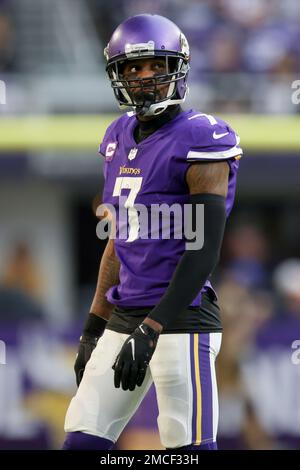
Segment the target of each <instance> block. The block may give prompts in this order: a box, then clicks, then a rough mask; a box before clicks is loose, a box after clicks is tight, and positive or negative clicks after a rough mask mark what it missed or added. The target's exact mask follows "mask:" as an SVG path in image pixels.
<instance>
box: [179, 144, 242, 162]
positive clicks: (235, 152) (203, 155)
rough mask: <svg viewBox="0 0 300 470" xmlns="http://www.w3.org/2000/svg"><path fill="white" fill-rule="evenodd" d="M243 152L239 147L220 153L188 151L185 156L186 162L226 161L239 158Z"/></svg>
mask: <svg viewBox="0 0 300 470" xmlns="http://www.w3.org/2000/svg"><path fill="white" fill-rule="evenodd" d="M242 154H243V150H242V149H241V148H240V147H237V146H235V147H231V148H230V149H228V150H223V151H221V152H196V151H194V150H190V151H189V152H188V154H187V160H189V161H191V160H226V159H227V158H232V157H237V156H241V155H242Z"/></svg>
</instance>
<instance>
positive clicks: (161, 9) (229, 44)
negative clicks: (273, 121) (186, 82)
mask: <svg viewBox="0 0 300 470" xmlns="http://www.w3.org/2000/svg"><path fill="white" fill-rule="evenodd" d="M89 3H90V4H91V7H92V15H93V17H94V19H95V24H96V26H97V30H98V33H99V37H100V38H101V41H102V42H103V43H104V44H106V43H107V42H108V41H109V38H110V36H111V34H112V31H113V30H114V28H115V27H116V26H117V25H118V24H119V23H120V22H121V21H123V20H124V19H125V18H127V17H129V16H132V15H135V14H139V13H145V12H150V13H156V14H161V15H164V16H167V17H169V18H170V19H171V20H173V21H174V22H175V23H177V24H178V25H179V26H180V27H181V28H182V30H183V31H184V32H185V34H186V36H187V38H188V40H189V42H190V46H191V51H192V52H191V65H192V67H191V75H190V77H191V81H192V83H196V84H198V88H197V89H196V92H194V96H193V99H195V100H196V99H197V98H196V96H197V94H198V93H199V94H202V95H203V98H202V103H203V104H204V105H207V106H210V107H212V108H214V109H215V108H216V107H218V109H219V110H222V111H228V112H233V111H249V110H251V111H253V112H270V113H275V112H281V113H285V112H286V113H289V112H291V113H293V112H297V109H295V107H293V106H292V105H291V103H290V87H291V83H292V81H293V80H295V79H296V78H297V77H296V75H297V73H299V71H300V6H299V2H298V1H297V0H288V1H284V2H282V1H280V0H254V1H251V0H187V1H184V2H183V1H182V0H152V1H148V0H142V1H136V0H126V1H124V0H117V1H116V2H114V5H116V7H115V8H111V7H110V4H109V3H107V2H104V1H103V0H89Z"/></svg>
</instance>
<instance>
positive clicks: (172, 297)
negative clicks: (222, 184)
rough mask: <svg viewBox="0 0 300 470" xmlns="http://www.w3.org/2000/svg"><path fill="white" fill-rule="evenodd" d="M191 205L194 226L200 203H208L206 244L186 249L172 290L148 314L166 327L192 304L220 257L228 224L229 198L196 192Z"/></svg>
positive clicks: (205, 216)
mask: <svg viewBox="0 0 300 470" xmlns="http://www.w3.org/2000/svg"><path fill="white" fill-rule="evenodd" d="M190 204H191V206H192V211H191V214H192V219H193V220H192V221H191V220H189V221H188V223H191V222H193V226H194V222H195V216H194V214H195V213H196V206H197V204H203V205H204V244H203V246H202V248H201V249H197V250H186V251H185V252H184V254H183V255H182V257H181V259H180V261H179V263H178V265H177V267H176V270H175V272H174V274H173V277H172V279H171V281H170V284H169V287H168V289H167V290H166V292H165V294H164V295H163V297H162V298H161V300H160V302H159V303H158V304H157V305H156V307H154V309H153V310H152V311H151V312H150V313H149V315H148V317H149V318H152V319H153V320H155V321H157V322H159V323H160V324H161V325H162V326H163V328H165V327H166V326H167V325H168V324H169V323H171V322H172V321H173V320H174V319H175V318H176V317H177V316H178V315H180V314H181V313H182V312H183V311H184V310H185V309H186V308H187V307H188V306H189V305H190V304H191V303H192V301H193V300H194V298H195V297H196V296H197V294H198V292H199V291H200V290H201V289H202V287H203V285H204V283H205V281H206V280H207V278H208V277H209V276H210V274H211V273H212V271H213V270H214V268H215V266H216V264H217V262H218V260H219V256H220V250H221V245H222V240H223V234H224V229H225V223H226V208H225V198H224V197H223V196H219V195H216V194H193V195H191V196H190Z"/></svg>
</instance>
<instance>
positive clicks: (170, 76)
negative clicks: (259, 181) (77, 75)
mask: <svg viewBox="0 0 300 470" xmlns="http://www.w3.org/2000/svg"><path fill="white" fill-rule="evenodd" d="M105 57H106V60H107V68H106V70H107V74H108V77H109V80H110V82H111V86H112V88H113V91H114V94H115V97H116V99H117V101H118V102H119V104H120V106H121V107H122V108H128V107H129V108H131V109H133V111H131V112H128V113H126V114H124V115H123V116H122V117H120V118H118V119H117V120H115V121H114V122H113V123H112V124H111V125H110V126H109V128H108V129H107V131H106V134H105V136H104V139H103V142H102V143H101V146H100V153H101V154H102V155H103V157H104V158H105V163H104V175H105V185H104V193H103V201H104V203H105V204H107V206H108V205H110V207H111V208H114V209H115V213H116V223H117V224H118V222H117V220H118V215H119V214H120V212H121V209H124V207H125V208H126V210H127V211H128V221H127V224H128V226H127V229H128V237H127V238H124V237H120V236H118V234H117V236H116V238H115V239H112V238H111V239H109V241H108V243H107V247H106V250H105V252H104V255H103V258H102V260H101V263H100V270H99V278H98V283H97V287H96V292H95V297H94V300H93V302H92V305H91V310H90V314H89V316H88V319H87V322H86V325H85V328H84V331H83V334H82V336H81V339H80V345H79V352H78V356H77V359H76V363H75V372H76V377H77V383H78V385H79V388H78V391H77V393H76V395H75V396H74V398H73V399H72V401H71V403H70V406H69V409H68V411H67V415H66V421H65V430H66V432H67V436H66V440H65V443H64V449H110V448H111V447H112V446H113V445H114V443H115V442H116V441H117V439H118V437H119V435H120V434H121V432H122V431H123V429H124V427H125V426H126V424H127V423H128V421H129V420H130V418H131V417H132V416H133V414H134V413H135V411H136V410H137V408H138V407H139V405H140V403H141V401H142V399H143V397H144V396H145V394H146V393H147V391H148V389H149V387H150V386H151V384H152V382H154V385H155V388H156V395H157V400H158V408H159V416H158V428H159V433H160V438H161V441H162V444H163V445H164V446H165V447H166V448H167V449H175V448H176V449H183V450H192V449H196V450H202V449H209V450H213V449H216V448H217V444H216V435H217V425H218V397H217V385H216V375H215V359H216V357H217V355H218V352H219V349H220V344H221V335H222V326H221V321H220V311H219V306H218V303H217V296H216V293H215V291H214V289H213V287H212V285H211V282H210V276H211V274H212V272H213V270H214V268H215V266H216V264H217V262H218V258H219V253H220V248H221V244H222V239H223V233H224V227H225V222H226V218H227V216H228V214H229V213H230V211H231V208H232V205H233V200H234V192H235V185H236V174H237V169H238V165H239V158H240V156H241V154H242V150H241V148H240V147H239V138H238V137H237V135H236V134H235V132H234V131H233V130H232V129H231V128H230V127H229V125H228V124H227V123H226V122H224V121H222V120H220V119H218V118H215V117H213V116H211V115H207V114H203V113H201V112H199V111H196V110H193V109H190V110H187V111H183V110H182V108H181V104H182V103H183V102H184V100H185V97H186V94H187V77H188V72H189V67H190V52H189V45H188V42H187V39H186V38H185V36H184V34H183V33H182V32H181V31H180V29H179V28H178V27H177V26H176V25H175V24H174V23H173V22H171V21H170V20H168V19H167V18H164V17H162V16H158V15H148V14H143V15H137V16H134V17H131V18H129V19H128V20H126V21H124V22H123V23H122V24H121V25H120V26H119V27H118V28H117V29H116V30H115V32H114V33H113V35H112V37H111V40H110V41H109V44H108V45H107V47H106V49H105ZM157 204H165V205H167V206H168V207H171V206H172V205H173V204H177V205H179V206H180V207H182V208H183V207H184V206H185V205H187V204H188V205H189V206H190V207H191V209H192V210H191V214H192V215H191V218H190V222H191V223H194V222H195V220H196V219H195V214H197V209H198V208H199V207H202V208H204V209H203V210H204V224H202V229H203V235H204V244H202V245H203V246H202V245H201V246H198V247H197V248H194V249H187V245H186V238H185V237H184V236H182V237H176V236H175V229H174V226H172V227H171V235H173V236H170V237H169V239H168V238H164V237H163V236H161V234H160V235H159V236H151V234H148V235H149V236H141V234H142V232H143V229H144V227H142V226H141V225H139V219H138V215H137V210H136V209H135V207H137V205H143V206H144V207H146V208H147V209H148V210H149V211H150V212H151V210H152V208H153V206H154V205H157ZM196 223H198V222H197V220H196ZM117 228H118V229H120V227H117ZM149 230H150V228H149ZM117 232H118V230H117ZM144 235H145V233H144Z"/></svg>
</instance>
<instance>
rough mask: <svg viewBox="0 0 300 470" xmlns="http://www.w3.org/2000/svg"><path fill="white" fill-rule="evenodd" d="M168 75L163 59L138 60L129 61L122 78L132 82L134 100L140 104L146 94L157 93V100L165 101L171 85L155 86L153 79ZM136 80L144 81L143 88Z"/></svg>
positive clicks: (131, 91)
mask: <svg viewBox="0 0 300 470" xmlns="http://www.w3.org/2000/svg"><path fill="white" fill-rule="evenodd" d="M166 73H167V69H166V61H165V59H163V58H151V59H138V60H130V61H127V62H126V64H125V65H124V68H123V70H122V78H123V79H125V80H130V85H133V86H134V88H132V89H131V90H130V93H131V94H132V95H133V97H134V99H135V100H136V101H137V102H138V101H139V100H140V98H142V96H141V95H142V94H144V93H155V95H156V96H155V98H156V99H164V98H165V97H166V95H167V91H168V87H169V84H165V85H157V86H156V87H155V86H154V85H155V83H154V80H153V77H155V76H159V75H165V74H166ZM135 79H143V86H139V85H141V84H140V82H139V81H138V80H137V81H136V82H135V81H134V80H135Z"/></svg>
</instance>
